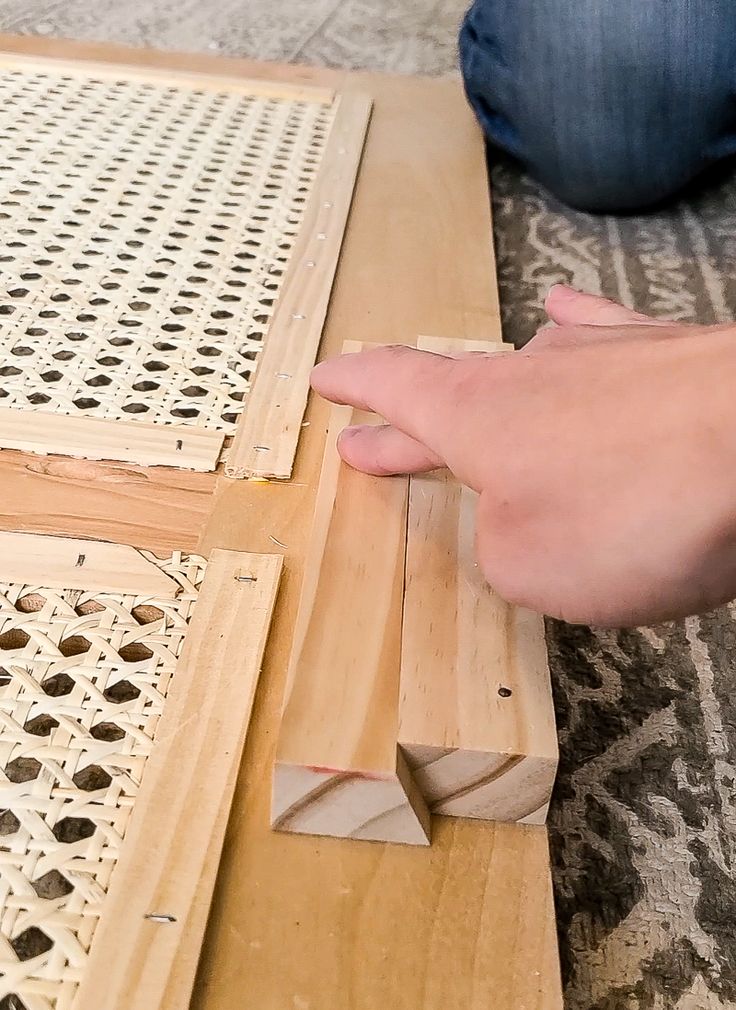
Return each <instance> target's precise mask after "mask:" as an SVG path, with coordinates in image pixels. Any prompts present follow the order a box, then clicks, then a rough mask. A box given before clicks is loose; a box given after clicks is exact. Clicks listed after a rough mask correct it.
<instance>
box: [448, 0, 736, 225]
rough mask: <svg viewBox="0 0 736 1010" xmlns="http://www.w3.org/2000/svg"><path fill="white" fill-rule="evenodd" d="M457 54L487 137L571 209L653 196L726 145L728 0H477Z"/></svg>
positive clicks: (733, 34)
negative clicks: (709, 0) (644, 0)
mask: <svg viewBox="0 0 736 1010" xmlns="http://www.w3.org/2000/svg"><path fill="white" fill-rule="evenodd" d="M706 8H707V9H706ZM460 58H461V66H462V70H463V77H464V80H465V88H466V92H467V95H468V99H469V101H470V103H471V105H472V106H473V109H474V110H475V112H476V115H477V116H478V119H479V120H480V123H481V125H482V127H483V129H484V130H485V132H486V134H487V136H488V137H489V139H490V140H491V142H492V143H494V144H497V145H498V146H500V147H502V148H504V149H505V150H507V151H509V152H510V153H511V154H513V155H515V156H516V157H518V158H520V159H521V160H522V162H524V164H525V165H526V166H527V168H528V169H529V171H530V172H531V173H532V174H533V175H535V176H536V177H537V178H538V179H539V180H540V181H541V182H542V183H543V184H545V185H546V186H547V187H548V188H549V189H550V190H551V191H552V192H553V193H555V194H556V195H557V196H559V197H560V198H561V199H562V200H564V201H565V202H566V203H569V204H571V205H573V206H576V207H579V208H581V209H585V210H595V211H616V210H634V209H637V208H640V207H644V206H647V205H651V204H653V203H656V202H658V201H659V200H662V199H664V198H666V197H669V196H671V195H673V194H674V193H676V192H677V191H678V190H679V189H681V188H682V186H684V185H685V184H686V183H687V182H689V181H690V180H691V179H692V178H694V177H695V176H696V175H697V174H698V173H699V172H700V171H701V170H702V169H704V168H705V167H706V166H707V165H709V164H712V163H713V162H714V161H716V160H718V159H719V158H722V157H725V156H727V155H729V154H733V153H736V86H735V85H736V71H735V69H734V68H736V4H732V3H730V2H726V0H720V2H718V0H717V2H714V3H712V4H691V3H690V2H689V0H648V2H647V3H641V0H476V2H475V3H474V5H473V7H471V9H470V11H469V12H468V14H467V15H466V18H465V21H464V23H463V27H462V29H461V33H460Z"/></svg>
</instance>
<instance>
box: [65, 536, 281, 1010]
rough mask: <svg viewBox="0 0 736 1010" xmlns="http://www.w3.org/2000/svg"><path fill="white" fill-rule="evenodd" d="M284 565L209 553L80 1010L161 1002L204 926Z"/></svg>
mask: <svg viewBox="0 0 736 1010" xmlns="http://www.w3.org/2000/svg"><path fill="white" fill-rule="evenodd" d="M281 565H282V558H281V557H280V556H279V555H255V554H240V553H238V552H233V551H213V552H212V554H211V555H210V560H209V564H208V570H207V573H206V575H205V581H204V584H203V586H202V589H201V591H200V594H199V598H198V600H197V606H196V609H195V612H194V618H193V621H192V626H191V628H190V631H189V634H188V636H187V639H186V641H185V645H184V652H183V654H182V657H181V659H180V661H179V664H178V666H177V675H176V677H175V678H174V682H173V687H172V689H171V691H170V695H169V698H168V699H167V705H166V708H165V709H164V715H163V718H162V720H161V725H160V727H159V730H158V734H157V744H156V746H155V747H154V749H153V753H152V754H151V757H150V758H149V767H147V768H146V776H145V779H144V781H143V785H142V788H141V791H140V793H139V796H138V799H137V801H136V806H135V809H134V812H133V816H132V819H131V824H130V826H129V829H128V833H127V835H126V845H125V847H124V849H123V854H122V857H121V859H120V861H119V863H118V866H117V867H116V871H115V874H114V876H113V882H112V886H111V888H110V891H109V892H108V895H107V899H106V901H105V905H104V907H103V913H102V917H101V919H100V923H99V925H98V927H97V931H96V933H95V937H94V940H93V945H92V951H91V958H90V963H89V965H88V968H87V971H86V972H85V974H84V978H83V980H82V983H81V985H80V989H79V994H78V997H77V1003H76V1004H75V1010H99V1007H100V1006H102V1005H104V1006H105V1008H106V1010H152V1008H154V1007H161V1006H163V1005H164V1003H163V1000H164V997H165V993H166V989H167V987H168V986H169V985H170V984H171V982H172V979H173V978H175V977H177V973H178V972H179V968H178V965H177V958H178V956H179V950H180V947H181V948H182V949H183V951H184V953H185V956H187V955H188V952H189V950H190V945H191V944H192V942H193V941H195V938H201V936H202V935H203V933H204V927H205V923H206V913H207V904H208V902H207V897H208V896H209V895H211V893H212V889H213V888H214V883H215V871H216V863H215V860H214V858H213V857H214V856H215V855H216V854H217V853H218V852H219V851H220V849H221V847H222V843H223V838H224V828H225V818H224V817H223V816H221V812H223V811H227V810H228V809H229V806H230V802H231V800H232V792H233V787H234V784H235V783H234V771H235V768H236V767H237V765H238V763H239V759H240V755H241V752H242V747H243V743H244V741H245V735H246V732H247V729H248V723H249V721H250V713H251V709H252V707H253V699H254V697H255V690H256V684H257V682H258V675H259V673H260V669H261V661H262V658H263V651H264V649H265V646H266V636H267V634H268V629H269V626H270V623H271V615H272V613H273V607H274V603H275V600H276V592H277V589H278V583H279V577H280V573H281ZM246 624H247V626H248V629H249V632H250V634H249V637H248V638H247V639H246V640H245V642H244V640H243V629H244V627H245V626H246ZM184 730H186V732H184ZM215 755H217V756H218V758H219V760H215ZM184 842H186V844H183V843H184ZM187 961H188V963H189V967H190V969H191V967H193V966H192V964H191V959H190V958H189V957H188V956H187ZM193 981H194V978H193V976H190V980H189V984H190V986H191V985H192V984H193Z"/></svg>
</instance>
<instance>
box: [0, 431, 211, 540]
mask: <svg viewBox="0 0 736 1010" xmlns="http://www.w3.org/2000/svg"><path fill="white" fill-rule="evenodd" d="M0 474H2V480H3V494H2V496H0V529H5V530H18V531H23V532H28V533H59V534H65V535H67V536H82V537H95V538H98V539H101V540H117V541H122V542H124V543H129V544H133V545H135V546H136V547H142V548H146V549H148V550H153V551H157V552H165V551H171V550H179V549H182V550H191V549H193V548H194V547H196V545H197V542H198V540H199V538H200V536H201V533H202V528H203V526H204V523H205V521H206V519H207V517H208V516H209V514H210V511H211V509H212V501H213V496H214V491H215V481H216V477H215V474H213V473H194V472H192V471H187V470H175V469H172V468H170V467H144V466H134V465H132V464H125V463H96V462H92V461H89V460H76V459H67V458H65V457H62V456H43V457H40V456H29V455H26V454H25V453H21V452H15V451H13V450H12V449H7V450H2V451H0Z"/></svg>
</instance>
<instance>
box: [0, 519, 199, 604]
mask: <svg viewBox="0 0 736 1010" xmlns="http://www.w3.org/2000/svg"><path fill="white" fill-rule="evenodd" d="M0 581H2V582H17V583H20V584H23V585H31V584H34V583H35V584H36V585H39V586H47V587H48V588H49V589H81V590H84V591H92V592H100V593H135V594H136V595H137V596H144V595H148V594H150V595H151V596H163V597H171V598H172V599H173V598H174V597H175V596H176V593H177V592H178V590H179V587H178V585H177V584H176V582H174V580H173V579H170V578H169V577H168V576H167V575H166V574H165V573H164V572H162V571H161V569H160V568H157V567H156V565H154V564H153V563H152V562H151V561H148V560H146V558H145V557H144V556H143V555H142V554H141V553H140V552H139V551H137V550H136V549H135V548H134V547H129V546H128V545H127V544H114V543H107V542H105V541H99V540H75V539H71V538H69V537H53V536H40V535H38V534H35V533H0Z"/></svg>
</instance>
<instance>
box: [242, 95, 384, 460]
mask: <svg viewBox="0 0 736 1010" xmlns="http://www.w3.org/2000/svg"><path fill="white" fill-rule="evenodd" d="M337 103H338V105H337V112H336V114H335V120H334V122H333V125H332V129H331V131H330V137H329V141H328V144H327V148H326V149H325V152H324V154H323V156H322V163H321V165H320V168H319V174H318V177H317V180H316V182H315V186H314V190H313V191H312V194H311V196H310V198H309V205H308V207H307V210H306V213H305V216H304V220H303V222H302V225H301V229H300V233H299V238H298V239H297V242H296V244H295V246H294V249H293V250H292V253H291V258H290V265H289V267H288V273H287V276H286V279H285V281H284V287H283V289H282V291H281V294H280V296H279V300H278V305H277V307H276V311H275V312H274V315H273V319H272V320H271V324H270V326H269V328H268V335H267V337H266V344H265V347H264V349H263V352H262V353H261V356H260V361H259V364H258V370H257V371H256V377H255V380H254V382H253V388H252V389H251V391H250V393H249V395H248V405H247V408H246V410H245V413H244V414H243V415H242V419H241V422H240V424H239V426H238V431H237V433H236V435H235V441H234V442H233V445H232V448H231V449H230V452H229V454H228V459H227V464H226V466H225V473H226V474H227V475H228V476H229V477H279V478H287V477H290V476H291V473H292V469H293V466H294V456H295V454H296V449H297V443H298V441H299V435H300V434H301V426H302V421H303V419H304V408H305V407H306V403H307V395H308V393H309V373H310V371H311V369H312V366H313V365H314V359H315V357H316V354H317V348H318V347H319V341H320V337H321V336H322V328H323V326H324V321H325V316H326V315H327V305H328V303H329V299H330V291H331V290H332V282H333V279H334V276H335V271H336V269H337V261H338V257H339V255H340V248H341V246H342V240H343V235H344V233H345V225H346V222H347V218H348V212H349V210H350V203H351V201H352V198H353V187H354V186H355V179H356V175H357V173H358V167H359V165H360V158H361V155H362V152H363V144H364V142H365V134H366V130H367V129H368V120H369V119H370V114H371V106H372V102H371V99H370V98H369V97H368V96H367V95H359V94H349V95H345V96H341V97H339V98H338V99H337Z"/></svg>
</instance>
